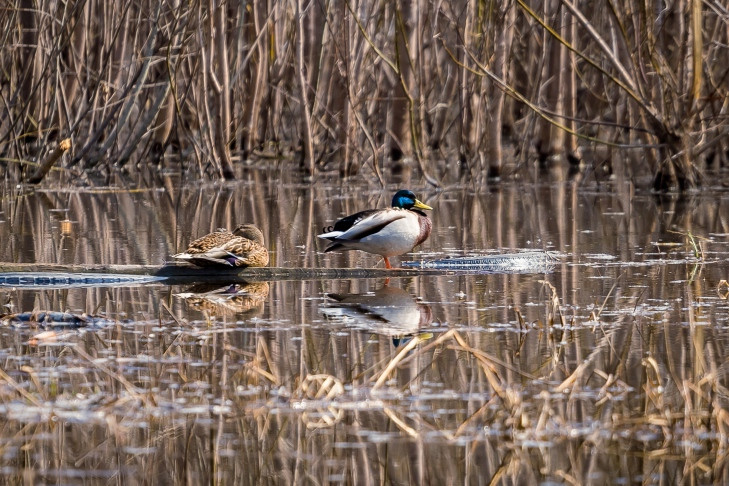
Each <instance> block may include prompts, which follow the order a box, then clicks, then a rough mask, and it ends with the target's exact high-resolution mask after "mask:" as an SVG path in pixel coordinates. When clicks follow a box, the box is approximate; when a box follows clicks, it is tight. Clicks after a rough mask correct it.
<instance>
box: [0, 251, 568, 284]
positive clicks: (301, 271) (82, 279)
mask: <svg viewBox="0 0 729 486" xmlns="http://www.w3.org/2000/svg"><path fill="white" fill-rule="evenodd" d="M545 255H546V256H545ZM510 259H513V261H512V264H511V265H510V264H509V262H510ZM457 260H459V259H445V260H439V261H426V262H408V264H409V265H410V266H409V267H408V268H394V269H385V268H281V267H257V268H232V267H231V268H227V267H197V266H194V265H190V264H187V263H181V262H180V263H178V262H169V263H166V264H165V265H163V266H157V265H99V264H96V265H95V264H83V265H64V264H55V263H0V287H16V288H19V287H46V288H48V287H81V286H86V287H88V286H99V285H105V286H110V285H143V284H149V283H164V284H167V285H175V284H190V283H238V282H271V281H276V280H330V279H364V278H386V277H392V278H397V277H417V276H424V275H455V274H464V273H546V272H549V271H551V270H552V268H553V266H554V263H553V262H554V260H553V259H552V257H551V256H549V255H547V254H546V253H543V252H542V253H531V254H530V256H525V254H518V253H516V254H508V255H492V256H489V257H468V259H467V261H466V260H463V259H460V260H461V261H460V263H458V262H457ZM439 262H444V263H443V264H439ZM530 262H531V266H530Z"/></svg>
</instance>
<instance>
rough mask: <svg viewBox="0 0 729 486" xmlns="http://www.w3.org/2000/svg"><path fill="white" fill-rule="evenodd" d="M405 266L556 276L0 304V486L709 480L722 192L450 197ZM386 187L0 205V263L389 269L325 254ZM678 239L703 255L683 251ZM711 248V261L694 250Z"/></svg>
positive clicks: (724, 250)
mask: <svg viewBox="0 0 729 486" xmlns="http://www.w3.org/2000/svg"><path fill="white" fill-rule="evenodd" d="M410 188H411V189H413V190H414V191H415V192H416V193H417V194H418V196H419V197H420V199H421V200H423V201H424V202H426V203H427V204H429V205H431V206H433V208H434V211H433V212H432V219H433V224H434V232H433V234H432V235H431V237H430V239H429V240H428V241H427V242H426V243H425V244H424V245H423V247H422V248H420V249H419V250H420V251H419V252H418V254H417V255H407V256H404V257H403V258H402V259H413V258H433V257H441V256H444V255H464V254H483V253H487V252H492V251H502V252H507V251H511V250H514V249H524V248H528V249H547V250H552V251H556V252H559V253H560V254H561V255H562V260H561V262H560V264H558V265H557V266H556V268H555V270H554V272H552V273H549V274H546V275H545V274H535V275H530V274H526V275H525V274H518V275H449V276H443V277H425V276H422V277H415V278H393V279H390V280H389V282H388V281H385V280H383V279H369V280H368V279H363V280H356V281H350V280H310V281H277V282H268V283H256V284H248V285H245V284H238V285H226V286H222V285H221V286H219V287H217V288H214V287H209V286H201V285H197V286H185V287H182V286H167V285H164V284H160V283H158V284H151V285H144V286H136V287H128V286H116V287H113V286H112V287H89V288H73V289H68V288H55V289H42V290H37V289H27V288H26V289H8V288H4V289H0V305H4V306H6V307H4V308H3V310H2V313H9V312H29V311H33V310H47V311H70V312H73V313H79V314H81V313H87V314H91V315H94V316H99V317H100V318H103V319H102V320H99V321H95V320H94V321H92V322H90V323H89V325H88V326H87V327H85V328H83V329H71V328H68V329H55V330H54V331H50V332H49V330H47V329H40V328H37V326H28V325H5V326H2V327H0V360H1V361H0V362H1V363H2V367H1V370H2V371H1V373H2V376H0V415H1V416H2V421H1V423H2V428H1V429H0V430H1V432H0V433H1V434H2V440H1V441H0V444H2V446H0V452H1V454H2V456H1V457H2V463H1V464H2V469H0V474H2V475H3V477H4V478H5V479H6V480H8V481H11V482H16V483H20V482H29V483H46V482H48V483H63V484H81V483H84V484H87V483H95V482H100V483H113V482H118V483H124V484H134V483H148V482H152V481H157V480H159V481H164V482H170V481H177V482H183V481H184V482H188V483H190V484H198V483H202V482H222V483H226V484H261V483H266V484H268V483H272V484H274V483H275V484H289V483H292V482H295V483H301V484H310V483H315V484H322V483H324V484H330V483H332V484H339V483H344V484H367V483H370V484H372V483H386V484H464V483H467V484H491V483H492V482H494V483H497V484H528V483H578V484H588V483H593V484H605V483H608V482H612V483H623V484H633V483H649V484H650V483H658V482H667V483H674V482H678V481H686V482H693V483H699V484H704V483H713V482H717V483H721V482H725V481H726V480H727V479H729V477H728V476H729V475H728V474H727V472H726V467H725V464H726V460H725V458H726V454H727V439H726V437H727V433H729V410H727V405H728V398H729V390H728V389H727V386H728V383H727V370H728V369H729V368H728V364H727V361H726V358H725V349H726V348H727V342H728V340H729V304H728V303H727V300H726V295H727V291H729V287H724V286H723V285H721V284H720V283H721V281H722V279H727V278H729V271H728V270H729V269H728V265H727V263H726V256H727V254H729V247H728V246H729V228H728V227H727V226H728V225H729V220H727V218H726V217H725V215H726V214H727V206H728V205H729V194H728V193H723V192H711V193H708V192H707V193H703V194H700V195H696V196H692V197H689V198H686V199H681V200H679V199H677V198H670V197H667V198H664V199H658V198H655V197H653V196H651V195H647V194H646V195H643V194H635V193H634V192H633V191H632V190H631V189H630V187H629V186H620V187H614V186H611V187H606V188H604V189H601V190H595V189H591V190H586V189H583V190H577V189H575V188H574V187H573V186H572V185H570V184H561V185H544V186H533V185H506V186H504V187H501V188H500V189H496V190H491V191H488V190H483V191H481V192H474V191H473V190H472V189H469V188H461V187H456V188H452V189H446V190H443V191H440V192H436V191H434V190H428V189H424V188H423V187H422V186H420V187H418V186H417V185H411V186H410ZM394 189H395V188H394V187H393V188H388V189H387V190H384V191H382V190H379V189H373V188H369V187H365V186H348V187H340V186H339V185H324V184H317V185H316V186H309V185H298V184H287V183H285V182H283V183H282V181H280V180H272V179H271V180H270V179H268V178H266V177H265V176H264V175H262V174H252V175H250V176H249V177H248V178H247V179H246V180H245V181H243V182H239V183H236V184H234V185H212V184H211V185H198V186H185V185H184V184H181V183H180V182H179V181H170V182H168V183H167V184H165V185H164V186H163V187H162V188H158V189H137V188H135V189H133V190H130V189H126V188H118V187H115V188H104V189H94V190H68V191H67V190H47V191H41V192H23V191H21V190H19V189H15V188H12V189H8V188H6V189H5V190H4V193H3V194H2V200H1V201H0V261H10V262H43V263H116V264H123V263H146V264H162V263H163V262H164V261H165V260H167V259H168V257H169V255H170V254H172V253H175V252H177V251H179V250H181V249H182V248H183V247H184V246H185V245H186V243H187V242H188V241H190V239H192V238H195V237H197V236H200V235H202V234H204V233H206V232H208V231H211V230H213V229H216V228H218V227H222V226H225V227H233V226H234V225H235V223H238V222H253V223H256V224H257V225H258V226H259V227H261V228H262V229H263V231H264V234H265V235H266V238H267V245H268V246H269V248H270V250H271V251H272V263H271V264H272V265H273V266H281V267H294V266H308V267H317V266H328V267H335V266H336V267H350V266H382V263H381V262H379V261H378V260H379V258H378V257H376V256H372V255H367V254H363V253H361V252H350V253H330V254H326V255H325V254H323V253H321V250H322V249H323V247H322V246H321V245H320V244H319V243H318V242H317V241H316V234H317V233H318V232H320V230H321V228H322V227H324V226H325V225H328V224H331V223H332V222H333V221H334V220H335V219H336V218H338V217H341V216H343V215H345V214H348V213H351V212H354V211H357V210H361V209H365V208H369V207H384V206H387V205H388V204H389V201H390V198H391V196H392V193H393V192H394ZM688 234H691V235H693V236H694V237H695V243H696V245H697V246H696V248H697V250H696V251H700V252H701V255H700V256H701V258H697V257H696V254H695V253H696V252H695V250H694V247H693V246H692V245H691V244H690V242H689V238H688V236H687V235H688ZM699 246H700V248H699Z"/></svg>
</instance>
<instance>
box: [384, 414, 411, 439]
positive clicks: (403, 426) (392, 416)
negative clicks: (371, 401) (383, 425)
mask: <svg viewBox="0 0 729 486" xmlns="http://www.w3.org/2000/svg"><path fill="white" fill-rule="evenodd" d="M382 411H383V412H385V415H387V416H388V417H390V420H392V421H393V422H395V425H397V427H398V428H399V429H400V430H402V431H403V432H405V433H406V434H408V435H409V436H410V437H413V438H416V439H417V438H418V437H420V434H419V433H418V432H417V431H416V430H415V429H413V428H412V427H410V426H409V425H408V424H406V423H405V421H404V420H403V419H401V418H400V417H398V416H397V414H396V413H395V412H393V411H392V410H391V409H390V407H384V408H383V409H382Z"/></svg>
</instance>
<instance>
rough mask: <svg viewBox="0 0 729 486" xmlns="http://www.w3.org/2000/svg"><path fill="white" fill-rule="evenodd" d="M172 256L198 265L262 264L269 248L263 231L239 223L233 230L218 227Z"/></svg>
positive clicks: (254, 265) (249, 265)
mask: <svg viewBox="0 0 729 486" xmlns="http://www.w3.org/2000/svg"><path fill="white" fill-rule="evenodd" d="M173 258H177V259H180V260H186V261H189V262H191V263H194V264H195V265H199V266H217V265H224V266H230V267H265V266H266V265H268V250H266V247H265V246H264V241H263V233H261V231H260V230H259V229H258V228H256V227H255V226H254V225H252V224H242V225H239V226H238V227H237V228H236V229H235V230H234V231H233V232H232V233H230V232H228V231H225V230H222V231H221V230H219V231H216V232H214V233H210V234H207V235H205V236H203V237H201V238H198V239H196V240H195V241H193V242H192V243H190V246H189V247H188V248H187V250H186V251H185V252H183V253H178V254H176V255H173Z"/></svg>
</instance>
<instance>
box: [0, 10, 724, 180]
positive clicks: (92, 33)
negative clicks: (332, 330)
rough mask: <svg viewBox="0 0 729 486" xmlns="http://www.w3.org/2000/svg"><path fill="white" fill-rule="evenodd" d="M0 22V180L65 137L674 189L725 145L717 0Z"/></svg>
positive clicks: (141, 148) (121, 153)
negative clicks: (590, 172) (587, 173)
mask: <svg viewBox="0 0 729 486" xmlns="http://www.w3.org/2000/svg"><path fill="white" fill-rule="evenodd" d="M0 26H2V32H3V35H2V45H3V49H2V50H1V51H0V63H1V65H2V74H1V76H2V77H1V78H0V157H2V159H1V161H0V164H1V165H0V166H1V167H3V173H4V174H5V177H6V178H7V177H9V178H12V179H18V178H21V177H22V174H21V168H23V167H25V166H26V165H30V164H31V163H37V162H38V161H40V160H43V159H44V158H45V156H46V154H47V153H49V152H51V151H53V150H54V149H55V148H56V147H57V144H58V141H60V140H64V139H67V138H70V139H71V142H72V143H71V146H72V149H71V150H70V151H69V155H67V156H66V157H67V158H66V159H65V160H64V162H63V164H64V165H65V166H66V167H67V168H71V169H73V170H74V171H75V172H76V173H78V172H80V171H94V170H102V169H103V170H108V169H110V168H112V167H114V166H117V167H119V166H126V165H133V164H141V165H142V166H144V165H148V164H154V163H156V162H158V161H160V160H162V158H163V157H164V156H165V155H167V156H174V157H168V158H169V159H170V160H177V161H181V163H183V164H186V166H189V167H195V168H197V170H198V171H199V173H200V174H209V175H213V176H216V177H223V178H232V177H234V175H235V165H236V164H237V163H239V160H244V159H252V160H259V161H261V162H260V163H265V162H264V161H265V160H268V158H269V157H276V158H279V157H293V158H294V159H295V160H297V161H298V162H299V163H300V165H301V167H302V168H303V169H305V170H306V171H307V172H308V173H315V172H319V171H325V170H331V169H336V170H338V171H339V172H340V173H341V174H342V175H345V176H346V175H353V174H356V173H358V172H359V171H360V170H361V169H362V168H367V170H368V171H369V172H368V173H369V174H371V176H372V177H377V178H379V179H382V177H383V176H382V169H383V168H385V167H387V168H390V167H392V166H396V165H397V164H400V163H401V162H403V161H409V160H413V161H415V162H416V163H417V165H418V166H419V167H420V169H421V170H422V172H423V174H424V175H425V177H426V178H428V179H429V180H430V181H431V182H433V183H437V179H438V174H439V169H440V168H442V167H443V164H448V163H454V162H456V161H459V160H460V161H461V162H462V163H463V164H464V167H467V170H466V172H465V176H466V177H469V178H473V179H474V180H476V181H479V182H480V181H483V180H485V178H486V177H487V176H499V175H501V174H503V173H504V171H505V168H507V166H506V165H505V163H506V162H510V165H509V166H508V170H509V171H510V170H512V169H511V167H514V164H513V163H512V162H527V161H531V160H539V161H540V162H541V163H542V164H543V165H548V164H554V163H560V162H563V163H570V164H574V165H578V164H579V163H580V162H581V161H584V162H586V163H588V164H594V165H595V166H597V165H603V164H605V165H606V166H607V167H608V168H609V169H610V170H613V171H616V172H620V173H623V174H626V176H627V177H635V176H636V175H637V174H641V173H650V174H652V175H653V183H654V187H655V188H657V189H666V188H670V187H678V188H680V189H686V188H690V187H694V186H696V185H698V184H700V183H701V180H700V174H701V171H702V170H703V169H704V168H705V167H706V166H707V164H708V163H715V164H716V163H726V162H727V157H728V156H727V150H728V149H729V142H727V139H728V138H727V134H729V124H728V123H727V110H729V101H728V100H729V63H727V62H725V60H726V59H728V58H729V48H728V47H727V46H728V45H729V29H728V28H727V27H728V25H727V11H726V7H725V6H723V5H722V4H721V2H715V1H708V2H696V1H689V0H678V1H676V2H663V1H655V0H649V1H647V2H641V3H635V2H631V1H628V0H616V1H615V2H609V3H603V4H598V5H595V4H594V3H593V2H587V1H584V0H583V1H581V2H578V1H576V0H572V1H570V0H550V1H547V2H536V1H533V0H516V1H500V2H494V1H491V2H475V1H467V0H456V1H452V2H428V1H424V0H420V1H414V0H408V1H404V2H387V1H374V2H370V1H362V0H346V1H343V2H334V1H326V0H295V1H288V2H287V1H270V2H258V1H254V2H242V1H239V0H229V1H226V2H222V1H219V0H209V1H207V2H178V1H175V0H171V1H167V0H165V1H159V0H158V1H149V0H139V1H136V2H132V1H130V0H123V1H119V2H105V1H101V0H68V1H66V2H59V1H57V0H15V1H14V2H11V3H8V4H7V5H6V6H5V8H3V9H2V10H0ZM130 162H132V163H133V164H130ZM170 163H173V162H170ZM517 167H518V165H517ZM23 170H27V169H23Z"/></svg>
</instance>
